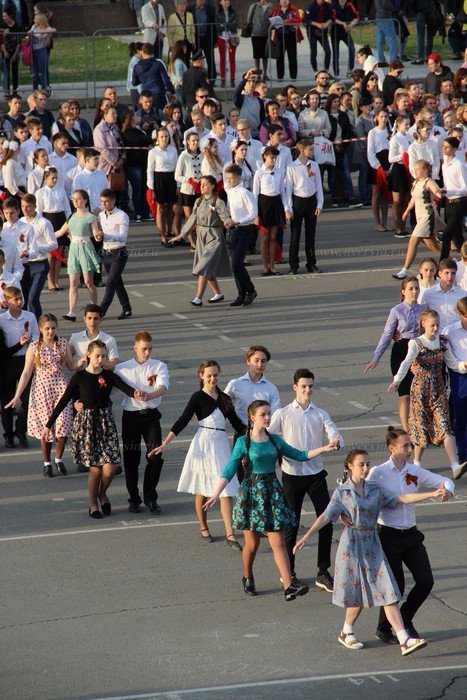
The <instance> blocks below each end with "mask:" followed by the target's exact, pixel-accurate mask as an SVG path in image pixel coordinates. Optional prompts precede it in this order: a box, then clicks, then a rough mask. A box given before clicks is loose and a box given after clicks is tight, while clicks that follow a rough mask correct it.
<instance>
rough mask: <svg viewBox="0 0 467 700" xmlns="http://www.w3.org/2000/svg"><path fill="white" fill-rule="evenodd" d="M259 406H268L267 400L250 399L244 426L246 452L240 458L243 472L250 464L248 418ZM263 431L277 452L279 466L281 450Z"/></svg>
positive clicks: (280, 463)
mask: <svg viewBox="0 0 467 700" xmlns="http://www.w3.org/2000/svg"><path fill="white" fill-rule="evenodd" d="M261 406H269V402H268V401H263V400H262V399H260V400H258V401H252V402H251V403H250V405H249V406H248V418H247V426H246V433H245V449H246V453H245V455H244V457H243V459H242V467H243V473H244V474H246V471H247V469H248V467H249V466H250V444H251V436H250V432H251V425H250V418H251V416H253V415H254V414H255V413H256V411H257V410H258V408H261ZM264 432H265V433H266V435H267V436H268V438H269V440H270V441H271V442H272V444H273V445H274V447H275V449H276V454H277V461H278V463H279V466H281V465H282V452H281V450H280V449H279V447H278V445H277V443H276V441H275V439H274V438H273V437H272V435H271V434H270V433H269V432H268V431H267V430H266V429H265V430H264Z"/></svg>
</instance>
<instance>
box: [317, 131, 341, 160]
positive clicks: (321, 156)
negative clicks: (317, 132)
mask: <svg viewBox="0 0 467 700" xmlns="http://www.w3.org/2000/svg"><path fill="white" fill-rule="evenodd" d="M313 145H314V148H313V158H314V161H315V163H317V164H318V165H335V164H336V155H335V153H334V147H333V145H332V143H331V141H329V139H325V138H324V136H316V137H315V140H314V144H313Z"/></svg>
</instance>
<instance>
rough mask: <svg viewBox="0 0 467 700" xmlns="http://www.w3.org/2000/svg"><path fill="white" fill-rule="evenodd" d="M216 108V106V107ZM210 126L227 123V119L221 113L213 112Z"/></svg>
mask: <svg viewBox="0 0 467 700" xmlns="http://www.w3.org/2000/svg"><path fill="white" fill-rule="evenodd" d="M216 106H217V105H216ZM210 120H211V124H216V123H217V122H221V121H225V122H226V123H227V118H226V116H225V114H222V112H214V114H211V117H210Z"/></svg>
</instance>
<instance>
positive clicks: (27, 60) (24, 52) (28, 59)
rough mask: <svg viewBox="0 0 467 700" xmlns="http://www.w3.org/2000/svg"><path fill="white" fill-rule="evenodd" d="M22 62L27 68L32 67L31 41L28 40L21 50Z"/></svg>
mask: <svg viewBox="0 0 467 700" xmlns="http://www.w3.org/2000/svg"><path fill="white" fill-rule="evenodd" d="M20 53H21V60H22V61H23V64H24V65H25V66H32V45H31V39H26V41H25V42H24V44H21V48H20Z"/></svg>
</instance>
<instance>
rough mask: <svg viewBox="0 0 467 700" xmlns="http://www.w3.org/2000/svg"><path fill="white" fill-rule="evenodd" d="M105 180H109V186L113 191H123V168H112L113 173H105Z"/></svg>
mask: <svg viewBox="0 0 467 700" xmlns="http://www.w3.org/2000/svg"><path fill="white" fill-rule="evenodd" d="M107 180H108V181H109V187H110V189H111V190H113V191H114V192H124V190H125V173H124V172H123V168H119V169H118V170H114V172H113V173H109V174H108V175H107Z"/></svg>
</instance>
